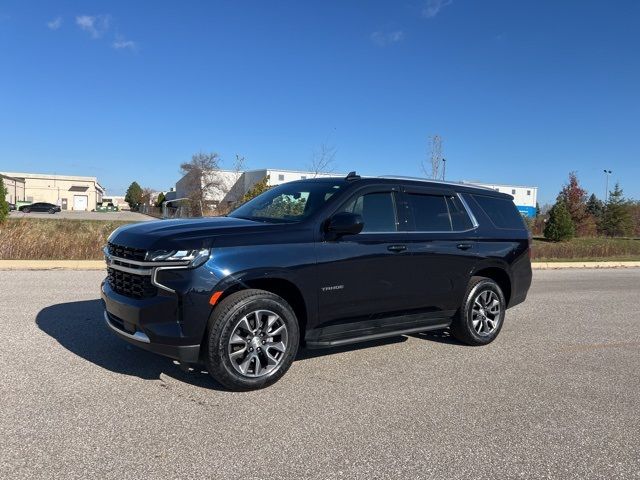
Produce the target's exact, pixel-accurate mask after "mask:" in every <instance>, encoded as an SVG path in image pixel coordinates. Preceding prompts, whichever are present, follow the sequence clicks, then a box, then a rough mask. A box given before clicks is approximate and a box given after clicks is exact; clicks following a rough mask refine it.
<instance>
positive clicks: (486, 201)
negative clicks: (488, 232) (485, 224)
mask: <svg viewBox="0 0 640 480" xmlns="http://www.w3.org/2000/svg"><path fill="white" fill-rule="evenodd" d="M473 198H474V199H475V201H476V202H478V204H479V205H480V207H481V208H482V210H484V212H485V213H486V214H487V215H488V216H489V218H491V221H492V222H493V224H494V225H495V226H496V227H498V228H509V229H518V230H521V229H523V228H525V226H524V222H523V221H522V215H520V212H518V209H517V208H516V206H515V204H514V203H513V202H512V201H511V200H508V199H504V198H496V197H486V196H484V195H473Z"/></svg>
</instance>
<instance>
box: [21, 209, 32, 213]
mask: <svg viewBox="0 0 640 480" xmlns="http://www.w3.org/2000/svg"><path fill="white" fill-rule="evenodd" d="M30 211H31V210H30V209H28V208H23V209H22V213H29V212H30Z"/></svg>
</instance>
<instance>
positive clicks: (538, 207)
mask: <svg viewBox="0 0 640 480" xmlns="http://www.w3.org/2000/svg"><path fill="white" fill-rule="evenodd" d="M539 216H540V204H539V203H538V202H536V218H538V217H539Z"/></svg>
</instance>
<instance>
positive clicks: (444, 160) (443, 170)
mask: <svg viewBox="0 0 640 480" xmlns="http://www.w3.org/2000/svg"><path fill="white" fill-rule="evenodd" d="M446 173H447V159H446V158H443V159H442V181H444V176H445V174H446Z"/></svg>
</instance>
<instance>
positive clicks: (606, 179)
mask: <svg viewBox="0 0 640 480" xmlns="http://www.w3.org/2000/svg"><path fill="white" fill-rule="evenodd" d="M604 175H605V187H604V203H607V202H608V201H609V175H611V170H607V169H606V168H605V169H604Z"/></svg>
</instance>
